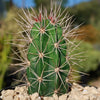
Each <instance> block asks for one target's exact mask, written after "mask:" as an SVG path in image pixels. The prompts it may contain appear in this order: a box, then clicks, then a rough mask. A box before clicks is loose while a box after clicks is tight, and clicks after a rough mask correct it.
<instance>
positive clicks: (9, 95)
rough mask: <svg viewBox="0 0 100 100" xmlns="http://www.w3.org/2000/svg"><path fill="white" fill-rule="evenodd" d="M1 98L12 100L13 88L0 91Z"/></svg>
mask: <svg viewBox="0 0 100 100" xmlns="http://www.w3.org/2000/svg"><path fill="white" fill-rule="evenodd" d="M1 94H2V99H3V100H13V95H14V91H13V90H5V91H2V93H1Z"/></svg>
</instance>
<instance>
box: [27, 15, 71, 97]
mask: <svg viewBox="0 0 100 100" xmlns="http://www.w3.org/2000/svg"><path fill="white" fill-rule="evenodd" d="M35 21H36V22H35V23H34V24H33V27H32V29H31V32H30V37H31V39H32V41H31V43H30V44H29V48H28V54H27V57H28V60H29V62H30V66H29V67H27V78H28V81H29V83H30V85H29V87H28V91H29V94H32V93H34V92H38V93H39V95H40V96H44V95H49V96H50V95H52V94H54V93H56V94H58V95H60V94H62V93H66V91H67V83H66V78H67V76H68V73H69V70H70V67H69V64H68V62H67V61H66V55H67V51H66V49H67V45H66V40H65V39H64V37H63V29H62V27H61V26H60V25H59V24H58V23H56V22H55V21H54V20H53V19H52V18H47V19H42V18H41V16H40V17H39V18H38V19H35Z"/></svg>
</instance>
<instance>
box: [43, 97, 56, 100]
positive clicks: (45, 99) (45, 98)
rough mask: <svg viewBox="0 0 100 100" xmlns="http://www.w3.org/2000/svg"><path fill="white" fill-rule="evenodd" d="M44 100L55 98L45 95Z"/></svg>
mask: <svg viewBox="0 0 100 100" xmlns="http://www.w3.org/2000/svg"><path fill="white" fill-rule="evenodd" d="M43 100H55V99H54V98H53V97H44V98H43Z"/></svg>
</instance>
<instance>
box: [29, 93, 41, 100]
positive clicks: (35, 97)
mask: <svg viewBox="0 0 100 100" xmlns="http://www.w3.org/2000/svg"><path fill="white" fill-rule="evenodd" d="M30 98H31V100H41V98H40V97H39V94H38V93H34V94H32V95H30Z"/></svg>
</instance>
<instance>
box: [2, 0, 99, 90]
mask: <svg viewBox="0 0 100 100" xmlns="http://www.w3.org/2000/svg"><path fill="white" fill-rule="evenodd" d="M41 3H42V5H43V6H45V7H47V8H49V4H50V0H0V89H2V88H5V87H9V86H14V85H16V84H18V83H16V81H15V80H14V79H16V78H18V77H20V74H17V75H10V74H11V73H12V72H14V71H16V70H17V69H18V68H19V67H20V66H18V67H14V66H11V63H14V62H16V61H15V60H12V59H11V58H12V57H14V55H13V52H12V48H13V49H18V48H19V47H17V46H16V45H15V46H12V45H11V44H10V43H8V41H9V40H10V39H12V38H17V37H16V36H15V35H14V33H16V32H18V30H20V27H19V26H18V24H17V23H16V22H15V20H14V18H17V17H18V14H17V12H18V13H19V12H20V13H21V8H30V7H33V8H34V9H35V10H37V9H38V8H39V7H40V6H41ZM66 7H67V8H68V9H67V10H68V12H69V13H70V15H74V17H73V20H74V23H73V25H74V26H77V25H80V24H81V25H80V27H79V28H78V30H79V31H82V33H83V35H81V36H79V37H78V39H77V41H80V40H83V42H82V43H81V45H80V49H81V50H83V51H86V53H85V54H83V56H84V55H85V56H87V57H88V58H87V60H86V61H84V62H81V65H82V66H83V68H80V67H77V66H76V67H75V69H77V70H80V71H82V72H85V73H88V74H89V75H84V76H83V75H81V74H77V75H78V76H79V78H78V79H77V81H79V83H82V84H88V85H94V86H97V87H100V0H63V2H62V9H64V8H66Z"/></svg>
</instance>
